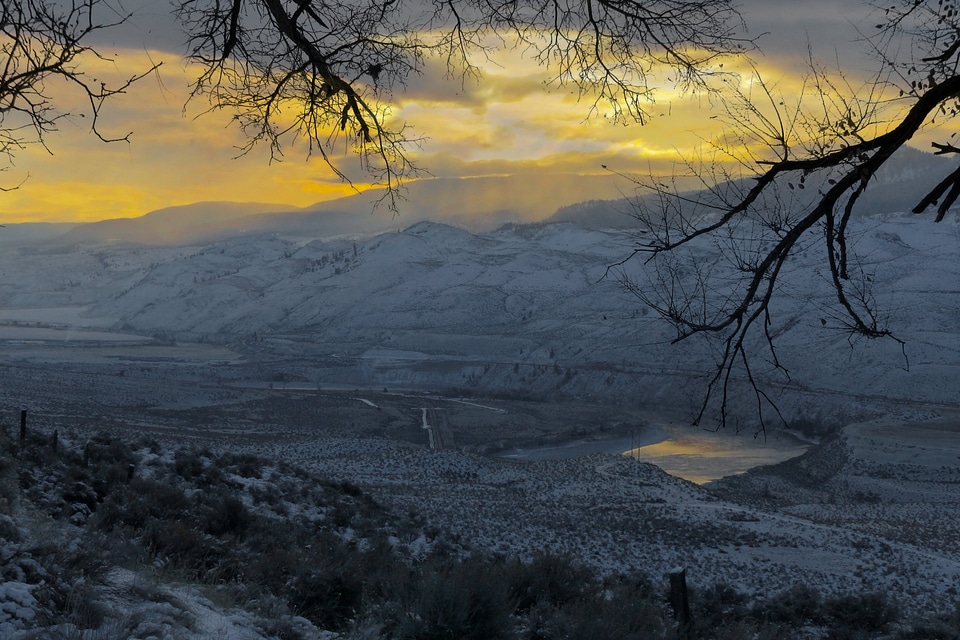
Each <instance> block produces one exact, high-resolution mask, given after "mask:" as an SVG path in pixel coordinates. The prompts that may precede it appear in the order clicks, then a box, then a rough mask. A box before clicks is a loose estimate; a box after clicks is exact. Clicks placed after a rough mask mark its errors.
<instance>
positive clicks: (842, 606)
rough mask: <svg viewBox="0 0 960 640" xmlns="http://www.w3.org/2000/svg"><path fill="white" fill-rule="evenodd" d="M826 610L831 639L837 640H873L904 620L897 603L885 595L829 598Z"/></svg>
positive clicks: (875, 593) (877, 593)
mask: <svg viewBox="0 0 960 640" xmlns="http://www.w3.org/2000/svg"><path fill="white" fill-rule="evenodd" d="M823 610H824V614H825V617H826V619H827V621H828V623H829V627H830V635H829V637H830V638H835V639H837V640H840V639H847V638H868V637H871V636H872V635H876V634H877V633H880V632H883V631H886V629H887V627H888V626H889V625H890V624H891V623H893V622H896V621H897V619H898V618H899V617H900V612H899V609H898V607H897V606H896V604H895V603H893V602H890V600H889V599H888V597H887V594H885V593H883V592H873V593H865V594H857V595H849V594H848V595H841V596H835V597H832V598H828V599H827V600H826V601H824V603H823Z"/></svg>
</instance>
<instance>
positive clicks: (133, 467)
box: [127, 462, 137, 482]
mask: <svg viewBox="0 0 960 640" xmlns="http://www.w3.org/2000/svg"><path fill="white" fill-rule="evenodd" d="M136 470H137V465H135V464H133V463H132V462H131V463H130V464H129V465H128V466H127V482H130V481H131V480H133V474H134V472H135V471H136Z"/></svg>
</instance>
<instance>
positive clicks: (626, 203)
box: [549, 147, 957, 229]
mask: <svg viewBox="0 0 960 640" xmlns="http://www.w3.org/2000/svg"><path fill="white" fill-rule="evenodd" d="M956 166H957V163H956V161H955V160H952V159H949V158H946V157H944V156H936V155H933V154H932V153H926V152H924V151H919V150H917V149H914V148H912V147H903V148H902V149H900V150H899V151H898V152H897V153H896V154H894V156H893V157H892V158H891V159H890V161H889V162H888V163H887V164H886V165H884V166H883V167H882V168H881V169H880V171H878V172H877V175H876V176H874V179H873V180H872V181H871V182H870V186H869V187H868V188H867V190H866V191H865V192H864V194H863V195H862V196H861V198H860V200H859V201H858V203H857V205H856V207H855V208H854V214H855V215H875V214H885V213H898V212H903V211H910V210H912V209H913V207H915V206H916V205H917V203H918V202H919V200H920V199H921V198H922V197H923V196H924V195H926V194H927V193H929V192H930V191H931V190H932V189H933V188H934V187H935V186H936V185H937V184H938V183H939V182H940V181H941V180H943V178H945V177H946V176H947V175H948V174H949V173H950V172H952V171H953V170H954V169H955V168H956ZM793 180H794V181H795V180H796V178H793ZM751 182H752V178H748V179H744V180H742V181H740V182H739V183H727V184H722V185H720V186H719V189H720V190H721V191H726V192H727V193H731V192H733V191H735V190H738V189H739V190H745V189H746V188H749V186H751V184H750V183H751ZM783 182H784V183H786V182H787V180H784V181H783ZM782 186H783V191H784V193H786V192H789V196H785V197H790V198H792V199H794V200H795V201H797V202H798V203H799V202H804V201H805V202H810V201H812V200H813V198H815V197H816V195H817V190H816V189H815V188H812V187H808V188H807V189H805V190H803V191H801V190H799V189H796V190H790V189H789V186H788V185H787V184H784V185H782ZM685 195H686V196H687V197H688V198H689V199H690V200H694V201H701V202H710V201H711V200H714V198H712V197H711V196H710V195H709V194H706V193H705V192H703V191H699V192H697V191H691V192H689V193H686V194H685ZM637 200H639V201H641V202H642V203H643V204H644V205H646V206H652V207H657V206H658V205H659V201H658V197H657V196H652V195H644V194H643V193H639V194H632V196H631V197H629V198H623V199H619V200H596V201H592V202H579V203H575V204H571V205H568V206H565V207H561V208H560V209H559V210H558V211H557V212H556V213H555V214H554V215H553V216H551V217H550V218H549V221H550V222H573V223H576V224H578V225H580V226H582V227H584V228H589V229H611V228H613V229H629V228H631V227H635V226H636V225H637V221H636V219H635V218H634V217H633V214H635V212H636V211H637V206H636V201H637Z"/></svg>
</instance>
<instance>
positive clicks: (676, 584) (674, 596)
mask: <svg viewBox="0 0 960 640" xmlns="http://www.w3.org/2000/svg"><path fill="white" fill-rule="evenodd" d="M669 575H670V606H671V607H673V618H674V620H676V621H677V622H678V623H680V628H681V629H683V628H684V627H686V626H687V625H688V624H690V599H689V597H688V595H687V569H686V567H678V568H677V569H674V570H673V571H671V572H670V574H669Z"/></svg>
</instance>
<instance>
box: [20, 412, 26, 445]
mask: <svg viewBox="0 0 960 640" xmlns="http://www.w3.org/2000/svg"><path fill="white" fill-rule="evenodd" d="M26 439H27V410H26V409H23V410H22V411H21V412H20V446H23V443H24V441H25V440H26Z"/></svg>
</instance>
